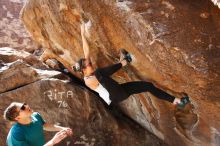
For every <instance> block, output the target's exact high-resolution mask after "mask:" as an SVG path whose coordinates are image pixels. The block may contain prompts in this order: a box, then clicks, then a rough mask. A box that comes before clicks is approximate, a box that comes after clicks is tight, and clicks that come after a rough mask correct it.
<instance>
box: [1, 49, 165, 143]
mask: <svg viewBox="0 0 220 146" xmlns="http://www.w3.org/2000/svg"><path fill="white" fill-rule="evenodd" d="M7 49H9V48H7ZM0 50H6V48H4V49H2V48H1V49H0ZM12 50H13V49H10V50H8V53H7V54H8V55H9V56H14V58H16V57H17V58H20V60H17V61H14V62H10V63H6V62H3V61H2V62H1V65H3V67H2V68H1V71H0V89H1V90H0V99H1V102H0V107H1V109H0V114H1V115H3V111H4V109H5V108H6V107H7V106H8V105H9V104H10V103H11V102H14V101H17V102H26V103H28V104H29V105H30V107H32V109H33V110H35V111H37V112H39V113H40V114H41V115H42V116H43V117H44V119H45V120H46V121H47V122H49V123H57V124H61V125H63V126H67V127H71V128H72V129H73V132H74V135H73V137H69V138H67V139H66V140H64V141H63V142H62V143H60V144H59V145H60V146H66V145H69V146H72V145H91V146H93V145H96V146H104V145H114V146H128V145H153V146H159V145H166V144H164V142H162V141H161V140H159V139H158V138H157V137H156V136H154V135H152V134H150V133H149V132H147V131H146V130H144V129H143V128H141V127H140V126H138V125H137V124H135V123H134V122H132V121H131V120H129V119H127V118H125V117H124V118H123V119H122V118H120V117H119V118H116V117H114V116H112V113H111V112H109V111H108V110H106V108H105V106H104V104H103V103H102V102H101V101H100V100H99V98H98V97H97V96H96V95H95V94H93V93H91V92H90V91H89V90H88V89H86V88H84V87H83V86H79V85H77V84H75V83H74V82H70V81H69V80H67V79H68V78H67V77H65V76H62V75H61V73H60V72H58V71H52V70H48V69H45V68H44V69H39V68H35V67H33V66H30V64H28V62H26V61H25V58H22V57H21V56H19V55H18V56H16V55H15V54H13V53H12ZM13 51H15V50H13ZM10 52H11V54H10ZM17 53H21V52H20V51H17ZM23 53H25V52H23ZM5 54H6V51H5ZM26 54H28V53H26ZM0 57H1V58H2V56H1V55H0ZM5 59H6V57H5ZM8 60H9V59H8ZM42 65H43V64H42ZM45 67H46V66H45ZM58 77H59V78H58ZM10 126H11V125H10V123H7V122H6V121H5V120H3V119H2V116H0V128H1V135H0V143H1V144H2V145H5V140H6V136H7V133H8V130H9V128H10ZM53 135H54V133H51V132H46V139H47V140H49V139H51V138H52V136H53Z"/></svg>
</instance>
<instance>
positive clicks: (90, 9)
mask: <svg viewBox="0 0 220 146" xmlns="http://www.w3.org/2000/svg"><path fill="white" fill-rule="evenodd" d="M219 16H220V10H219V9H218V7H217V6H214V4H213V3H212V2H211V1H210V0H194V1H187V2H186V1H172V0H155V1H143V0H130V1H124V0H117V1H113V0H109V1H106V0H101V1H92V0H88V1H77V0H60V1H53V0H38V1H35V0H28V1H27V3H26V4H25V6H24V8H23V10H22V13H21V18H22V20H23V22H24V24H25V27H26V28H27V30H28V31H29V32H30V34H31V36H32V38H33V39H34V40H35V41H36V42H37V43H39V44H41V45H42V46H43V47H44V48H47V49H46V50H45V53H44V54H43V55H42V57H41V58H42V60H44V59H48V58H55V59H57V60H59V61H60V62H62V63H63V64H64V66H65V67H66V68H67V69H68V70H69V71H72V70H71V67H72V65H73V64H74V63H75V62H76V61H77V60H78V59H79V58H81V57H83V50H82V41H81V36H80V23H81V21H82V20H84V21H85V23H86V26H87V29H88V31H87V39H88V41H89V45H90V50H91V57H92V62H93V64H94V65H95V66H96V67H103V66H106V65H110V64H113V63H115V62H116V61H117V58H118V51H119V48H125V49H126V50H128V51H129V52H130V53H131V54H132V56H133V58H134V61H133V62H132V63H131V65H130V66H129V67H127V68H125V69H124V70H122V71H120V72H118V73H117V74H115V76H114V78H115V79H116V80H117V81H119V82H120V83H122V82H127V81H133V80H146V81H151V82H153V83H155V84H157V86H158V87H159V88H161V89H164V90H165V91H167V92H170V93H173V94H176V93H180V92H185V93H187V94H188V95H189V96H190V99H191V101H192V104H190V105H189V106H187V107H186V108H185V109H184V110H183V111H179V110H176V109H175V108H174V107H173V106H172V105H171V104H169V103H166V102H164V101H160V100H158V99H156V98H155V97H153V96H152V95H150V94H148V93H144V94H139V95H135V96H133V97H131V98H129V99H128V100H126V101H125V102H123V103H122V104H121V107H122V109H123V111H124V112H125V113H126V114H127V115H129V116H130V117H131V118H132V119H134V120H135V121H137V122H138V123H140V124H141V125H142V126H143V127H145V128H146V129H148V130H149V131H151V132H152V133H154V134H155V135H157V136H158V137H159V138H161V139H162V140H164V141H165V142H166V143H168V144H169V145H180V146H181V145H184V146H185V145H190V146H191V145H219V141H220V140H219V139H220V134H219V133H220V115H219V114H218V113H219V112H220V108H219V107H220V104H219V95H220V86H219V85H220V78H219V74H220V69H219V63H220V60H219V57H220V52H219V48H220V44H219V38H220V33H219V31H220V29H219V28H220V23H219V22H220V21H219V20H220V17H219ZM72 73H73V74H75V75H76V76H79V75H78V74H77V73H74V72H73V71H72Z"/></svg>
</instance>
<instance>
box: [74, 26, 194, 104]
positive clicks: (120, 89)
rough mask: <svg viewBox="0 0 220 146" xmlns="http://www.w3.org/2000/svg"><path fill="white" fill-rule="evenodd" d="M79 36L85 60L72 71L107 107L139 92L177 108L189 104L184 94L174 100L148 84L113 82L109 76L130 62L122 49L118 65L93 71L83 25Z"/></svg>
mask: <svg viewBox="0 0 220 146" xmlns="http://www.w3.org/2000/svg"><path fill="white" fill-rule="evenodd" d="M81 36H82V42H83V51H84V55H85V58H82V59H80V60H79V61H78V62H77V63H76V64H75V66H73V69H74V70H75V71H79V72H81V73H82V75H83V79H84V81H85V84H86V86H88V87H89V88H90V89H92V90H94V91H96V92H97V93H98V94H99V96H100V97H101V98H102V99H103V100H104V101H105V102H106V103H107V104H108V105H110V104H112V103H113V104H115V103H119V102H121V101H123V100H125V99H126V98H128V97H129V96H130V95H132V94H137V93H141V92H150V93H151V94H153V95H154V96H155V97H157V98H159V99H162V100H166V101H168V102H171V103H173V104H174V105H176V106H177V107H178V108H184V106H185V105H186V104H187V103H189V102H190V101H189V97H188V96H187V95H186V94H184V95H181V98H175V97H174V96H172V95H170V94H168V93H166V92H164V91H163V90H161V89H159V88H157V87H155V86H154V85H153V84H152V83H150V82H146V81H133V82H127V83H123V84H119V83H118V82H116V81H115V80H113V79H112V78H111V77H110V76H111V75H112V74H114V73H115V72H116V71H117V70H119V69H120V68H122V67H123V66H126V65H127V64H128V63H130V62H131V61H132V58H131V56H130V54H129V53H128V52H127V51H126V50H124V49H121V50H120V61H119V63H117V64H114V65H111V66H108V67H104V68H97V69H94V68H93V66H92V64H91V61H90V51H89V46H88V43H87V40H86V38H85V24H84V23H82V25H81Z"/></svg>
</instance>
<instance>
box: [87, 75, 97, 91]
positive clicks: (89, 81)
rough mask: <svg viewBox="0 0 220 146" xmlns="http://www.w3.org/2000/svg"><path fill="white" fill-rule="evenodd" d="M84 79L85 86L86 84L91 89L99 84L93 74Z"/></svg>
mask: <svg viewBox="0 0 220 146" xmlns="http://www.w3.org/2000/svg"><path fill="white" fill-rule="evenodd" d="M84 81H85V84H86V86H88V87H89V88H90V89H92V90H95V89H96V88H97V87H98V86H99V81H98V80H97V78H96V77H95V76H94V75H92V76H89V77H84Z"/></svg>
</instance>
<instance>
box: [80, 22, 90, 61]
mask: <svg viewBox="0 0 220 146" xmlns="http://www.w3.org/2000/svg"><path fill="white" fill-rule="evenodd" d="M81 36H82V43H83V52H84V56H85V59H86V60H88V61H89V60H90V51H89V45H88V42H87V40H86V37H85V24H84V22H83V23H82V25H81Z"/></svg>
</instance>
